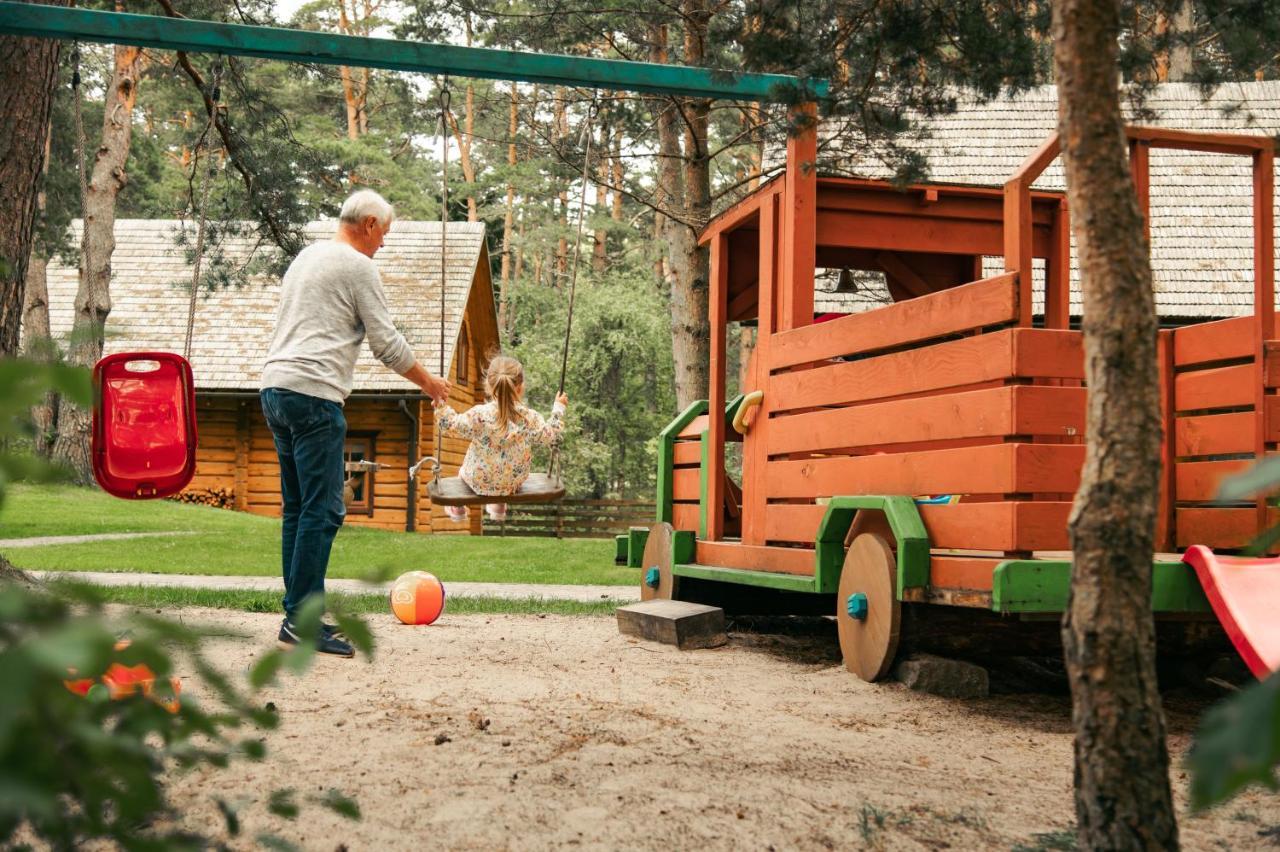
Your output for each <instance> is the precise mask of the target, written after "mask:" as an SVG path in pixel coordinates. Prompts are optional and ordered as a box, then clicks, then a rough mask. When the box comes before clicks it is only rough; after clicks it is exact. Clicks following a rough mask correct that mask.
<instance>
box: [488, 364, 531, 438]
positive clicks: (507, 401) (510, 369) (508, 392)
mask: <svg viewBox="0 0 1280 852" xmlns="http://www.w3.org/2000/svg"><path fill="white" fill-rule="evenodd" d="M523 384H524V368H523V367H522V366H520V362H519V361H517V360H516V359H515V358H510V357H508V356H506V355H495V356H494V357H493V359H491V360H490V361H489V366H488V368H487V369H486V370H485V371H484V390H485V393H486V394H487V395H488V397H489V398H490V399H492V400H493V401H494V402H496V403H498V421H499V422H500V423H503V424H504V425H513V424H515V423H517V422H518V418H517V416H516V404H517V403H518V402H519V398H518V397H517V395H516V388H518V387H520V386H521V385H523Z"/></svg>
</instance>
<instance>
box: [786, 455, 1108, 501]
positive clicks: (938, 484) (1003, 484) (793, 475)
mask: <svg viewBox="0 0 1280 852" xmlns="http://www.w3.org/2000/svg"><path fill="white" fill-rule="evenodd" d="M1083 463H1084V447H1083V446H1082V445H1079V444H991V445H988V446H981V447H968V448H964V449H954V450H934V451H927V452H915V453H894V454H884V455H880V454H877V455H871V456H843V457H831V458H814V459H802V460H796V461H772V462H770V463H769V470H768V476H767V477H766V489H767V494H768V496H769V497H771V498H775V499H781V498H806V499H813V498H815V497H830V496H833V495H837V494H1010V493H1046V492H1048V493H1054V494H1062V493H1069V492H1074V491H1075V490H1076V488H1077V487H1078V486H1079V484H1080V467H1081V465H1082V464H1083Z"/></svg>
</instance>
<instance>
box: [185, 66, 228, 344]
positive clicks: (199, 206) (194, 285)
mask: <svg viewBox="0 0 1280 852" xmlns="http://www.w3.org/2000/svg"><path fill="white" fill-rule="evenodd" d="M221 84H222V57H221V56H219V57H218V59H217V60H216V61H215V62H214V64H213V79H212V81H211V88H210V92H209V101H210V104H209V121H208V122H207V123H206V124H205V127H204V132H203V133H201V134H200V138H199V139H198V140H196V149H195V163H194V165H193V168H195V169H199V168H200V146H201V145H202V144H203V145H204V146H205V156H206V157H207V158H208V160H209V162H208V165H207V166H206V168H205V170H204V172H203V173H202V174H201V176H200V195H199V198H198V200H197V202H196V222H197V224H196V252H195V259H194V260H193V261H192V263H191V299H190V301H189V303H188V304H187V338H186V343H185V344H184V345H183V347H182V357H183V358H185V359H186V360H188V361H190V360H191V337H192V334H193V332H194V331H195V325H196V297H197V296H198V295H199V292H200V266H201V261H202V260H203V259H204V234H205V222H206V216H205V205H206V204H207V203H208V200H209V183H210V180H209V179H210V178H211V177H212V176H213V174H214V170H215V168H216V166H215V165H214V158H213V149H212V148H211V147H210V146H209V144H208V142H207V140H208V137H209V133H210V132H211V131H212V130H213V127H214V122H215V121H216V120H217V117H218V101H219V100H220V99H221V97H222V88H221Z"/></svg>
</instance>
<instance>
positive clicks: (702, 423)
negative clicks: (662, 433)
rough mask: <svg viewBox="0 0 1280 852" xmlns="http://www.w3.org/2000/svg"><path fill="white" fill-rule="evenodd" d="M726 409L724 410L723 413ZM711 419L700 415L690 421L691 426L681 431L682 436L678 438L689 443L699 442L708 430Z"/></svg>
mask: <svg viewBox="0 0 1280 852" xmlns="http://www.w3.org/2000/svg"><path fill="white" fill-rule="evenodd" d="M723 410H724V409H723V408H722V409H721V411H723ZM709 422H710V421H709V418H708V417H707V415H705V414H699V415H698V416H697V417H695V418H693V420H691V421H689V425H688V426H685V427H684V428H683V429H681V430H680V434H679V435H677V436H676V437H677V438H678V439H684V440H689V441H695V442H696V441H698V440H699V439H700V438H701V437H702V433H703V432H705V431H706V430H707V424H708V423H709Z"/></svg>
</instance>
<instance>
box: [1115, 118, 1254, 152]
mask: <svg viewBox="0 0 1280 852" xmlns="http://www.w3.org/2000/svg"><path fill="white" fill-rule="evenodd" d="M1125 133H1126V134H1128V136H1129V138H1130V139H1141V140H1144V141H1146V142H1147V143H1148V144H1150V145H1151V147H1152V148H1177V149H1181V150H1185V151H1207V152H1209V153H1213V154H1254V153H1255V152H1259V151H1268V150H1270V147H1271V145H1272V144H1273V143H1272V142H1271V140H1270V138H1268V137H1266V136H1246V135H1244V134H1241V133H1202V132H1199V131H1189V130H1170V129H1168V128H1165V127H1142V126H1138V125H1130V126H1128V127H1126V128H1125Z"/></svg>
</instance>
